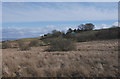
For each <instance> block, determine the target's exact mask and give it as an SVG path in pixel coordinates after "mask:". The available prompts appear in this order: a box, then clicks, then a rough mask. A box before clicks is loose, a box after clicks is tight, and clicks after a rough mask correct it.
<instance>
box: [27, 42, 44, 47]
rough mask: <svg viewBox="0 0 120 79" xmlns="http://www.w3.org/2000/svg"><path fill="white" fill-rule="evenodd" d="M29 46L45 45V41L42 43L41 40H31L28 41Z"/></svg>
mask: <svg viewBox="0 0 120 79" xmlns="http://www.w3.org/2000/svg"><path fill="white" fill-rule="evenodd" d="M29 46H30V47H32V46H35V47H37V46H46V43H44V42H43V41H41V40H32V41H31V42H30V43H29Z"/></svg>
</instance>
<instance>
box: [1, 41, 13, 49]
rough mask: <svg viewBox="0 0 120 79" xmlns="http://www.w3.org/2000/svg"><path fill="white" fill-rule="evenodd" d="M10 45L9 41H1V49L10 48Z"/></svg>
mask: <svg viewBox="0 0 120 79" xmlns="http://www.w3.org/2000/svg"><path fill="white" fill-rule="evenodd" d="M10 47H11V44H10V43H9V42H3V43H2V49H7V48H10Z"/></svg>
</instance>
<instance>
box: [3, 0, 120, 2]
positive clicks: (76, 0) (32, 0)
mask: <svg viewBox="0 0 120 79" xmlns="http://www.w3.org/2000/svg"><path fill="white" fill-rule="evenodd" d="M2 1H3V2H118V1H119V0H2Z"/></svg>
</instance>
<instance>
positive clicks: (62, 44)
mask: <svg viewBox="0 0 120 79" xmlns="http://www.w3.org/2000/svg"><path fill="white" fill-rule="evenodd" d="M74 49H75V45H74V43H73V42H72V41H71V40H68V39H64V38H54V39H53V40H52V41H51V42H50V48H49V49H48V51H71V50H74Z"/></svg>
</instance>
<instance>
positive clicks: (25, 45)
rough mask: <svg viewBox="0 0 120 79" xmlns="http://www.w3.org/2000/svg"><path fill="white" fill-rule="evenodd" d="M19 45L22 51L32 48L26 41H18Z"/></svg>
mask: <svg viewBox="0 0 120 79" xmlns="http://www.w3.org/2000/svg"><path fill="white" fill-rule="evenodd" d="M18 45H19V49H20V50H21V51H26V50H30V46H29V45H28V44H25V43H24V41H18Z"/></svg>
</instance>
